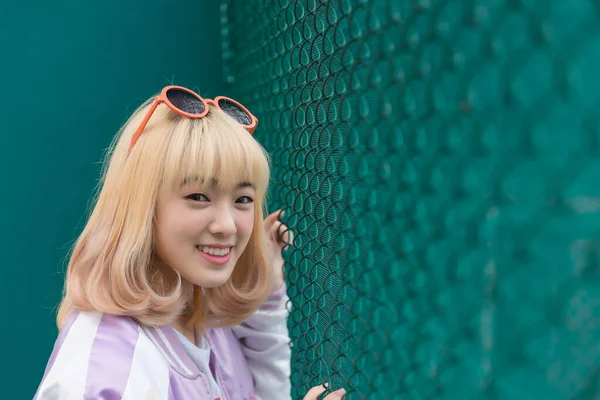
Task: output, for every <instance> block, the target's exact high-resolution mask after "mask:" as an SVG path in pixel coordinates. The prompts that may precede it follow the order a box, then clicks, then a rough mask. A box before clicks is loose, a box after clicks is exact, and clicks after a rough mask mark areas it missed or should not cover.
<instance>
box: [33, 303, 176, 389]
mask: <svg viewBox="0 0 600 400" xmlns="http://www.w3.org/2000/svg"><path fill="white" fill-rule="evenodd" d="M168 381H169V371H168V366H167V363H166V361H165V360H164V358H163V357H162V356H161V354H160V352H159V351H158V350H157V349H156V347H155V346H154V344H153V343H152V342H151V341H150V340H149V339H148V337H147V336H146V335H145V334H144V333H143V330H142V328H141V327H140V326H139V325H138V324H137V323H136V322H135V321H133V320H132V319H130V318H127V317H119V316H114V315H110V314H103V313H96V312H81V311H77V312H74V313H73V314H72V315H70V316H69V318H68V319H67V321H66V323H65V326H64V327H63V328H62V329H61V331H60V333H59V336H58V339H57V340H56V343H55V345H54V349H53V352H52V354H51V356H50V360H49V361H48V365H47V367H46V371H45V373H44V377H43V379H42V382H41V384H40V387H39V389H38V393H37V396H36V399H37V400H45V399H55V398H56V399H58V398H60V399H63V398H64V399H71V398H73V399H75V398H77V399H80V398H86V399H97V398H98V399H99V398H121V397H126V396H125V394H126V393H128V392H131V391H133V390H136V391H139V390H142V391H143V392H147V391H148V390H151V391H154V392H155V393H156V391H158V392H159V393H160V394H161V395H160V396H156V397H155V398H157V399H162V398H165V399H166V398H167V392H168V386H169V383H168ZM138 393H139V392H138Z"/></svg>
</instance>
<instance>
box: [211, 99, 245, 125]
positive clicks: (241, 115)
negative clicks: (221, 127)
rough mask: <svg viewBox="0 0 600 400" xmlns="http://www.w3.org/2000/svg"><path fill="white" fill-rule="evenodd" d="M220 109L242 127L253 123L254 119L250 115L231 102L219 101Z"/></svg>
mask: <svg viewBox="0 0 600 400" xmlns="http://www.w3.org/2000/svg"><path fill="white" fill-rule="evenodd" d="M219 107H221V110H223V111H225V112H226V113H227V114H228V115H229V116H230V117H232V118H233V119H235V120H236V121H237V122H239V123H240V124H242V125H250V124H251V123H252V119H251V118H250V116H249V115H248V113H247V112H246V111H244V110H243V109H242V108H241V107H240V106H238V105H237V104H235V103H233V102H231V101H229V100H226V99H219Z"/></svg>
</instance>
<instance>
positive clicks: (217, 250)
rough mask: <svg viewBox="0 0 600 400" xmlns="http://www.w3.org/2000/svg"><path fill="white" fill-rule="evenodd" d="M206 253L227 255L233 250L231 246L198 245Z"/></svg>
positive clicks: (217, 255) (219, 255) (218, 255)
mask: <svg viewBox="0 0 600 400" xmlns="http://www.w3.org/2000/svg"><path fill="white" fill-rule="evenodd" d="M196 248H197V249H198V250H200V251H201V252H202V253H204V254H208V255H211V256H216V257H225V256H227V255H228V254H229V253H230V252H231V247H225V248H217V247H209V246H196Z"/></svg>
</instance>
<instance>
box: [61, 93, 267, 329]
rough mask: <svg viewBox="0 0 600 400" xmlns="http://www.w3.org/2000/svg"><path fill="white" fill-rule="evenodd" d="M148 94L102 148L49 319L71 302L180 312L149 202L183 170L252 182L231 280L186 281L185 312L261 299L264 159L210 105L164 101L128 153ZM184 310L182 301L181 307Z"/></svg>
mask: <svg viewBox="0 0 600 400" xmlns="http://www.w3.org/2000/svg"><path fill="white" fill-rule="evenodd" d="M152 99H153V98H151V99H149V100H147V101H146V102H145V103H144V104H142V105H141V106H140V107H139V108H138V109H137V110H136V111H135V112H134V113H133V115H132V116H131V117H130V118H129V120H128V121H127V122H126V123H125V124H124V125H123V127H122V128H121V129H120V130H119V132H118V134H117V136H116V137H115V139H114V140H113V143H112V144H111V146H110V147H109V150H108V152H107V155H106V160H105V164H104V168H103V171H102V179H101V181H100V187H99V189H100V190H99V192H98V194H97V196H96V197H95V198H94V205H93V209H92V212H91V215H90V217H89V219H88V221H87V224H86V226H85V228H84V229H83V232H82V233H81V235H80V236H79V238H78V240H77V241H76V243H75V245H74V247H73V250H72V253H71V257H70V259H69V263H68V267H67V272H66V278H65V287H64V293H63V299H62V301H61V303H60V306H59V310H58V315H57V324H58V327H59V328H60V327H61V326H62V325H63V323H64V321H65V319H66V317H67V316H68V315H69V314H70V313H71V312H72V311H73V310H74V309H80V310H84V311H100V312H105V313H109V314H114V315H126V316H130V317H132V318H134V319H136V320H137V321H138V322H140V323H142V324H144V325H151V326H160V325H165V324H168V323H171V322H173V320H174V319H175V318H177V317H179V316H180V315H182V313H184V309H185V304H186V298H185V294H184V293H183V290H182V281H181V276H179V275H176V277H177V279H176V284H175V285H173V284H172V283H171V284H169V283H168V279H167V277H166V276H165V275H164V272H161V271H160V269H159V268H157V266H156V254H155V248H154V242H153V240H154V239H153V237H154V232H153V229H154V223H155V205H156V200H157V196H158V194H159V193H160V191H161V190H170V189H174V188H175V187H179V186H180V185H181V184H182V183H183V182H184V181H186V180H188V179H200V180H203V181H209V180H210V179H216V180H217V181H218V182H219V184H220V185H221V184H224V185H231V186H235V185H237V184H238V183H240V182H250V183H252V184H253V185H254V186H255V188H256V194H255V199H254V208H255V209H254V211H255V213H254V214H255V217H254V229H253V232H252V234H251V237H250V240H249V242H248V245H247V247H246V249H245V250H244V252H243V253H242V254H241V256H240V259H239V260H238V262H237V264H236V266H235V268H234V270H233V273H232V275H231V277H230V279H229V280H228V281H227V282H226V283H225V284H224V285H222V286H221V287H218V288H211V289H204V290H202V291H200V290H197V288H194V297H195V299H194V304H195V309H194V315H193V317H192V318H193V319H194V321H193V322H195V323H196V324H197V325H198V326H200V328H201V329H202V328H203V327H204V326H205V325H207V324H208V323H209V322H210V321H213V322H214V323H215V325H216V326H232V325H235V324H238V323H240V322H241V321H243V320H244V319H246V318H247V317H248V316H249V315H251V314H252V313H253V312H254V311H256V310H257V309H258V308H259V307H260V305H261V304H262V303H263V302H264V301H265V300H266V298H267V296H268V295H269V291H270V288H271V279H272V278H271V271H270V267H269V265H268V264H267V259H266V240H265V232H264V229H262V227H263V217H264V211H263V208H264V204H265V197H266V192H267V187H268V183H269V174H270V171H269V159H268V155H267V154H266V152H265V151H264V149H263V148H262V146H261V145H260V144H259V143H258V142H257V141H256V140H255V139H254V138H253V137H252V136H251V135H250V134H249V133H248V132H247V131H246V130H245V129H244V128H242V127H241V126H240V125H239V124H238V123H237V122H236V121H234V120H233V119H231V118H230V117H229V116H227V115H226V114H224V113H223V112H222V111H220V110H218V109H215V108H214V107H211V109H210V111H209V113H208V114H207V116H206V117H204V118H202V119H190V118H186V117H182V116H180V115H178V114H176V113H174V112H173V111H171V110H170V109H168V107H166V106H165V105H161V106H159V107H158V108H157V109H156V110H155V111H154V114H153V115H152V117H151V118H150V121H149V123H148V125H147V126H146V128H145V131H144V133H143V134H142V136H141V137H140V139H139V141H138V142H137V143H136V145H135V146H134V147H133V149H132V150H131V153H129V152H128V148H129V143H130V140H131V137H132V136H133V133H134V131H135V130H136V128H137V127H138V125H139V123H140V122H141V120H142V118H143V117H144V115H145V114H146V112H147V110H148V108H149V105H150V102H151V101H152ZM188 311H189V310H188Z"/></svg>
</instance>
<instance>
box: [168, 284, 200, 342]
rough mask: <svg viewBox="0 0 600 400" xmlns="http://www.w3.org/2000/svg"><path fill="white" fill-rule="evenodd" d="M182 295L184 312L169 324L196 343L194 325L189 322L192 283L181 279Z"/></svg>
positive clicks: (192, 294)
mask: <svg viewBox="0 0 600 400" xmlns="http://www.w3.org/2000/svg"><path fill="white" fill-rule="evenodd" d="M181 283H182V297H183V298H184V299H185V312H183V313H182V314H181V316H180V317H178V318H177V319H176V320H175V321H173V323H172V324H171V325H172V326H173V328H175V329H177V330H178V331H179V332H180V333H182V334H183V335H184V336H185V337H186V338H187V339H188V340H189V341H190V342H191V343H194V344H195V343H196V335H195V330H194V325H193V324H190V323H189V320H190V317H191V315H192V314H193V312H194V285H193V284H192V283H191V282H188V281H186V280H183V281H182V282H181Z"/></svg>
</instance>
